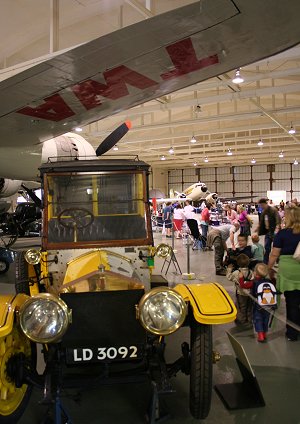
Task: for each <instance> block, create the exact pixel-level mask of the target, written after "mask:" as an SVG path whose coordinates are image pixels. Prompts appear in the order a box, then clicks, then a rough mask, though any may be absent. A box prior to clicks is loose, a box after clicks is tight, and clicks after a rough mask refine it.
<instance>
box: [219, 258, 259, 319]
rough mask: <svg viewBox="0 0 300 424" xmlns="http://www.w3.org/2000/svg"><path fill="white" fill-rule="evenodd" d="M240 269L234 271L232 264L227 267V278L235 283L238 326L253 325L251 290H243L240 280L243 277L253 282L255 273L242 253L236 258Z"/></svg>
mask: <svg viewBox="0 0 300 424" xmlns="http://www.w3.org/2000/svg"><path fill="white" fill-rule="evenodd" d="M236 263H237V266H238V269H234V265H233V264H230V265H228V267H227V272H226V277H227V278H228V280H230V281H233V282H234V284H235V289H236V308H237V317H236V323H238V324H252V301H251V298H250V297H249V290H243V289H242V288H241V287H240V283H239V278H240V276H241V275H242V276H243V278H244V279H245V280H247V281H248V280H251V279H252V278H253V273H252V271H251V270H250V269H249V263H250V259H249V257H248V256H247V255H245V254H244V253H241V254H240V255H238V257H237V258H236Z"/></svg>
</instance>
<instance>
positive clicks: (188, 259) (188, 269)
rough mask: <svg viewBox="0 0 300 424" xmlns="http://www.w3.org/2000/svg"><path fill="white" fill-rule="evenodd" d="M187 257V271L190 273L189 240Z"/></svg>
mask: <svg viewBox="0 0 300 424" xmlns="http://www.w3.org/2000/svg"><path fill="white" fill-rule="evenodd" d="M186 257H187V273H188V274H190V270H191V264H190V243H189V240H188V242H187V245H186Z"/></svg>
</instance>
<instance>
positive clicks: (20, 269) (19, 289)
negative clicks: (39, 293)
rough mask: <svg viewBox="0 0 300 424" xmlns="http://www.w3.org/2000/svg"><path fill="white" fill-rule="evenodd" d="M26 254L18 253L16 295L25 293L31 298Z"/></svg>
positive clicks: (16, 261)
mask: <svg viewBox="0 0 300 424" xmlns="http://www.w3.org/2000/svg"><path fill="white" fill-rule="evenodd" d="M24 255H25V252H24V251H23V252H18V253H17V257H16V260H15V263H16V283H15V287H16V293H25V294H28V296H30V288H29V277H28V263H27V262H26V260H25V256H24Z"/></svg>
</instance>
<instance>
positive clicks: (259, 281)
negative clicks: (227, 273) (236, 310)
mask: <svg viewBox="0 0 300 424" xmlns="http://www.w3.org/2000/svg"><path fill="white" fill-rule="evenodd" d="M267 275H268V267H267V265H266V264H264V263H258V264H257V265H256V266H255V268H254V280H253V281H247V279H246V278H245V277H244V275H243V274H242V273H240V274H239V283H240V286H241V287H242V288H245V289H251V295H252V296H253V297H254V298H255V303H254V306H253V323H254V328H255V331H256V332H257V340H258V341H259V342H264V341H265V340H266V339H267V333H268V329H269V320H270V309H272V308H273V309H274V308H275V307H276V303H277V300H276V289H275V287H274V286H273V284H272V283H271V281H270V280H268V279H267V278H266V277H267ZM260 287H262V288H263V290H262V291H260Z"/></svg>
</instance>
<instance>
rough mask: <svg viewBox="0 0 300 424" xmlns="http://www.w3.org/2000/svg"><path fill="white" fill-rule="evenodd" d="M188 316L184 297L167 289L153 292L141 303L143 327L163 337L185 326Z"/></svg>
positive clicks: (163, 288) (140, 311) (156, 289)
mask: <svg viewBox="0 0 300 424" xmlns="http://www.w3.org/2000/svg"><path fill="white" fill-rule="evenodd" d="M186 314H187V306H186V303H185V301H184V299H183V297H182V296H181V295H180V294H179V293H177V292H176V291H175V290H173V289H170V288H167V287H157V288H155V289H153V290H151V291H150V292H149V293H146V294H145V295H144V296H143V297H142V299H141V300H140V303H139V318H140V321H141V323H142V325H143V327H144V328H146V330H148V331H150V332H151V333H154V334H159V335H161V336H165V335H167V334H171V333H174V331H176V330H177V329H178V328H179V327H180V326H181V325H182V324H183V322H184V320H185V317H186Z"/></svg>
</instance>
